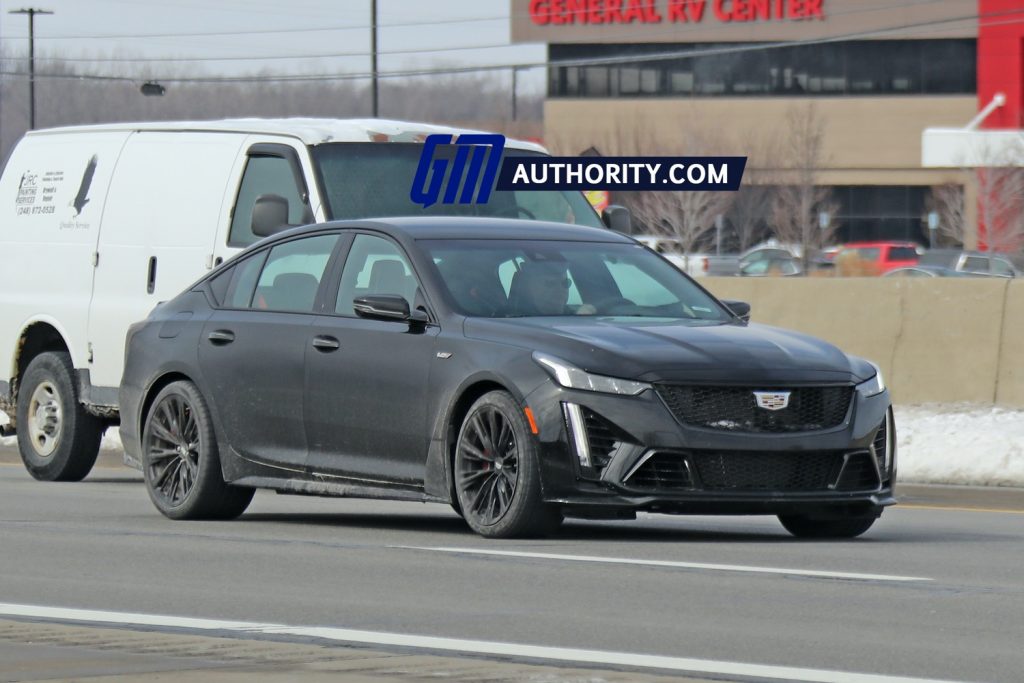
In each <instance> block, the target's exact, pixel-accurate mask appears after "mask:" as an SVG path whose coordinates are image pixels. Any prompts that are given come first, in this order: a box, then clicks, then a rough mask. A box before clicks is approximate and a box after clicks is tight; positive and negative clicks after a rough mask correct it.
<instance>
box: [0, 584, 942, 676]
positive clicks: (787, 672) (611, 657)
mask: <svg viewBox="0 0 1024 683" xmlns="http://www.w3.org/2000/svg"><path fill="white" fill-rule="evenodd" d="M5 616H6V617H29V618H36V619H52V620H57V621H73V622H78V623H88V624H116V625H119V626H149V627H162V628H178V629H190V630H195V631H214V632H218V631H219V632H233V633H239V634H261V635H283V636H298V637H302V638H320V639H322V640H330V641H336V642H342V643H358V644H361V645H385V646H391V647H412V648H422V649H428V650H435V651H443V652H452V653H462V654H478V655H491V656H500V657H519V658H527V659H543V660H548V661H553V662H571V663H574V664H600V665H605V666H621V667H629V668H634V669H660V670H664V671H679V672H689V673H702V674H713V675H726V676H746V677H749V678H762V679H774V680H785V681H810V682H811V683H947V682H944V681H938V680H936V679H928V678H905V677H902V676H886V675H881V674H864V673H853V672H847V671H831V670H828V669H806V668H801V667H789V666H775V665H771V664H747V663H743V662H725V661H716V660H713V659H693V658H689V657H665V656H660V655H648V654H640V653H634V652H612V651H605V650H582V649H577V648H565V647H549V646H546V645H526V644H519V643H502V642H494V641H487V640H464V639H461V638H441V637H437V636H419V635H410V634H404V633H385V632H379V631H358V630H354V629H347V628H335V627H331V626H287V625H285V624H270V623H260V622H254V621H227V620H221V619H198V618H192V617H175V616H165V615H159V614H141V613H133V612H111V611H106V610H91V609H74V608H68V607H44V606H41V605H16V604H11V603H0V617H5Z"/></svg>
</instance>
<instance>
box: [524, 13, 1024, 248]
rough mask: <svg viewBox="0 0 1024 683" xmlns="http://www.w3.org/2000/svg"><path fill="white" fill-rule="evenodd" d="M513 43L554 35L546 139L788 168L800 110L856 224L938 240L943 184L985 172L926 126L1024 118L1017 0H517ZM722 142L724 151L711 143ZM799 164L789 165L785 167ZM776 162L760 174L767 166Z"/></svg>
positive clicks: (971, 184)
mask: <svg viewBox="0 0 1024 683" xmlns="http://www.w3.org/2000/svg"><path fill="white" fill-rule="evenodd" d="M511 7H512V39H513V41H514V42H545V43H547V44H548V46H549V47H548V60H549V63H550V66H549V69H548V92H547V99H546V102H545V107H544V122H545V129H544V138H545V141H546V142H547V144H548V145H549V146H552V147H554V148H556V149H558V150H560V151H562V152H571V151H577V150H583V149H587V148H590V147H594V148H597V149H598V150H601V151H604V152H605V153H629V152H634V153H650V152H651V150H652V149H659V148H660V149H664V150H665V152H672V153H680V152H682V153H685V152H687V151H688V150H692V151H693V153H699V154H707V153H713V152H714V151H716V150H720V151H721V152H723V153H744V154H749V155H750V157H751V159H750V166H749V168H750V169H751V171H752V172H751V174H750V178H751V179H752V180H753V182H761V180H759V179H767V180H764V182H774V183H779V182H781V183H791V182H794V181H792V180H786V177H787V176H786V174H787V173H792V168H791V167H792V164H787V163H783V162H781V161H780V159H781V157H782V156H783V154H782V153H781V152H779V149H780V147H779V145H778V142H779V141H780V140H784V139H787V135H788V133H787V130H786V126H787V120H788V118H789V117H790V116H791V115H792V112H794V111H798V110H801V109H802V110H804V111H807V110H808V107H812V108H813V112H814V114H813V115H814V117H816V119H817V120H818V121H819V122H820V126H821V129H822V131H823V137H822V144H821V145H820V149H819V150H818V153H817V154H816V155H815V158H816V159H817V161H816V162H815V166H816V168H815V169H814V171H815V173H814V176H815V182H816V183H817V184H819V185H821V186H827V187H829V188H830V189H831V202H832V206H833V207H834V208H835V220H836V221H837V222H838V225H839V226H840V227H839V235H838V237H839V238H840V239H843V240H853V239H880V238H898V239H914V240H917V241H919V242H922V243H927V242H928V225H927V221H926V220H924V217H925V216H926V215H927V213H928V211H929V210H930V207H931V206H932V198H931V197H932V188H933V187H936V186H941V185H947V186H948V185H961V186H963V187H964V189H965V202H964V205H965V213H966V216H967V220H966V223H968V224H969V227H968V231H967V234H966V235H965V237H964V241H965V242H966V243H968V245H971V244H972V243H973V242H975V241H976V226H977V222H978V218H977V207H976V205H977V202H978V196H977V193H978V189H977V182H975V180H974V175H975V174H974V171H970V170H964V169H959V168H952V167H950V168H924V167H923V166H922V133H923V131H924V130H925V129H926V128H935V127H944V128H958V127H964V126H966V125H967V124H968V122H971V121H972V119H974V118H975V117H976V115H977V114H978V112H979V111H980V110H982V109H984V108H985V107H986V105H988V104H989V103H990V102H991V101H992V100H993V98H994V97H995V96H996V95H997V93H1003V94H1004V95H1005V103H1004V104H1003V105H1002V106H1000V107H996V108H995V110H994V111H992V112H991V113H990V114H989V115H988V116H987V118H985V119H984V121H983V122H981V124H980V125H981V126H982V127H987V128H1012V129H1019V128H1021V127H1022V123H1024V5H1022V3H1021V2H1020V0H930V1H928V0H512V5H511ZM712 148H713V149H712ZM787 169H788V170H787ZM759 171H761V173H759Z"/></svg>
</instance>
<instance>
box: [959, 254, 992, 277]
mask: <svg viewBox="0 0 1024 683" xmlns="http://www.w3.org/2000/svg"><path fill="white" fill-rule="evenodd" d="M963 270H965V271H966V272H968V273H987V272H988V259H987V258H983V257H981V256H968V257H967V258H965V259H964V267H963Z"/></svg>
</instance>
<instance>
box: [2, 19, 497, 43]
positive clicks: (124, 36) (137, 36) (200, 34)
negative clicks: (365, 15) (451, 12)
mask: <svg viewBox="0 0 1024 683" xmlns="http://www.w3.org/2000/svg"><path fill="white" fill-rule="evenodd" d="M509 17H510V15H508V14H503V15H501V16H496V17H466V18H463V19H433V20H429V21H409V22H399V23H396V24H381V25H380V27H379V28H405V27H410V26H441V25H445V24H474V23H483V22H487V21H507V20H508V19H509ZM369 28H370V25H369V24H345V25H343V26H318V27H309V28H267V29H253V30H251V31H249V30H246V31H239V30H233V31H195V32H191V33H93V34H86V33H80V34H66V35H61V36H46V37H45V38H38V39H37V40H93V39H95V40H102V39H108V38H118V39H121V40H143V39H148V38H205V37H221V38H223V37H226V36H248V35H254V36H255V35H267V34H271V33H318V32H330V31H366V30H369ZM0 39H3V40H27V38H26V37H25V36H0Z"/></svg>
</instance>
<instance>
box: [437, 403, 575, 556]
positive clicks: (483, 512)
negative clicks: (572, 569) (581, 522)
mask: <svg viewBox="0 0 1024 683" xmlns="http://www.w3.org/2000/svg"><path fill="white" fill-rule="evenodd" d="M453 471H454V474H455V491H456V494H457V496H458V503H459V508H460V509H461V511H462V516H463V518H464V519H465V520H466V523H467V524H469V526H470V528H471V529H473V531H475V532H476V533H478V534H480V535H481V536H484V537H487V538H515V537H521V536H542V535H546V534H549V533H551V532H553V531H554V530H555V529H557V528H558V525H559V524H560V523H561V521H562V515H561V512H560V511H559V510H558V509H557V508H555V507H554V506H551V505H548V504H546V503H545V502H544V499H543V495H542V493H541V482H540V457H539V449H538V447H537V440H536V438H535V437H534V435H533V434H532V433H531V432H530V427H529V424H528V423H527V421H526V417H525V416H524V415H523V411H522V409H521V408H520V407H519V405H518V403H516V401H515V399H514V398H513V397H512V396H511V394H509V393H508V392H505V391H492V392H490V393H487V394H484V395H483V396H481V397H480V398H479V399H477V401H476V403H474V404H473V405H472V406H471V407H470V409H469V412H468V413H467V415H466V419H465V420H464V421H463V423H462V427H461V428H460V429H459V437H458V441H457V442H456V446H455V467H454V468H453Z"/></svg>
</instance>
